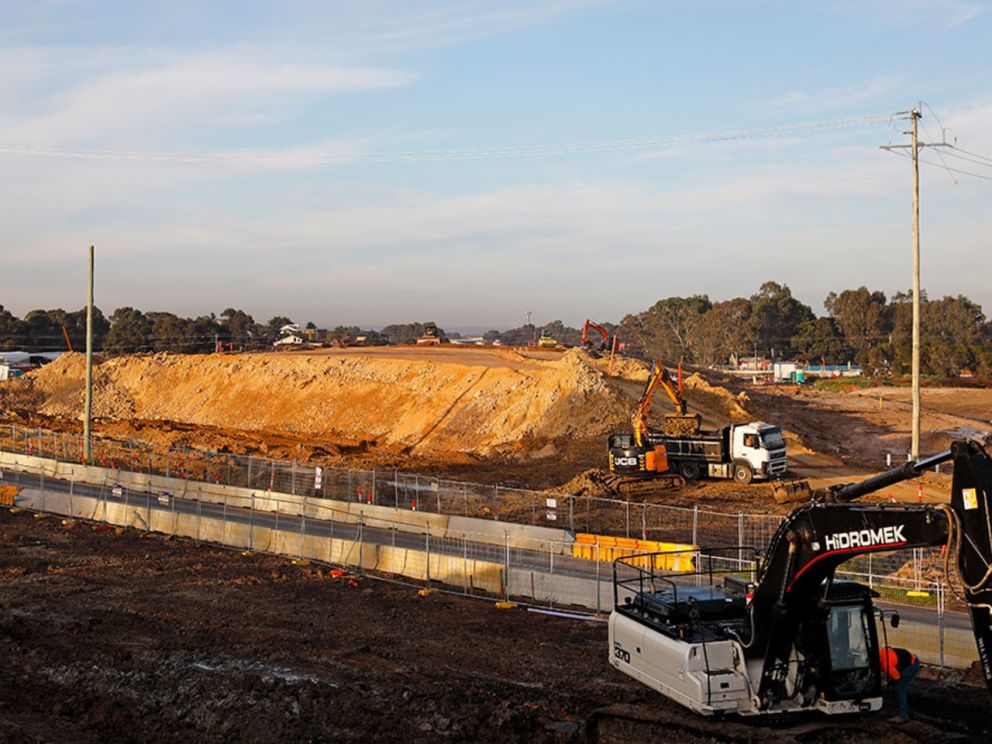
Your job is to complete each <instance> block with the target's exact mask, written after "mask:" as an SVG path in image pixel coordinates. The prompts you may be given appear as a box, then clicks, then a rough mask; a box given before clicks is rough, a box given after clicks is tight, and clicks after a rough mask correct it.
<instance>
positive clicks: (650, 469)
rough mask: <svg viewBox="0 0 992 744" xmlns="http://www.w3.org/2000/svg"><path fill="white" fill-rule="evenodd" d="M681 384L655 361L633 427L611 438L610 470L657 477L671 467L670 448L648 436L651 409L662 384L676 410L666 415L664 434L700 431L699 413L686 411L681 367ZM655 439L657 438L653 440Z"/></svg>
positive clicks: (639, 476)
mask: <svg viewBox="0 0 992 744" xmlns="http://www.w3.org/2000/svg"><path fill="white" fill-rule="evenodd" d="M679 369H680V372H679V384H678V386H676V384H675V383H674V382H673V381H672V378H671V375H669V374H668V370H667V369H666V368H665V366H664V365H663V364H661V363H660V362H658V361H655V363H654V367H653V368H652V370H651V376H650V377H649V378H648V382H647V385H645V387H644V393H643V394H642V395H641V398H640V400H638V401H637V406H636V407H635V408H634V413H633V415H632V416H631V419H630V422H631V431H630V432H621V433H618V434H614V435H612V436H611V437H610V441H609V455H610V471H611V472H612V473H617V474H622V475H625V476H628V477H634V478H644V477H653V476H657V475H660V474H662V473H667V472H668V470H669V464H668V451H667V449H666V447H665V445H664V444H662V443H661V442H660V441H657V438H655V437H650V436H648V434H649V430H648V425H647V416H648V413H649V412H650V411H651V403H652V401H653V399H654V392H655V390H656V389H657V387H658V386H659V385H660V386H661V389H662V390H664V391H665V393H666V394H667V395H668V397H669V398H670V399H671V401H672V403H674V404H675V413H670V414H667V415H666V416H665V423H664V427H663V434H664V435H665V436H669V437H682V436H692V435H694V434H698V433H699V425H700V420H699V415H698V414H695V413H686V406H685V398H684V397H683V395H682V383H681V381H682V374H681V365H680V367H679ZM652 440H655V441H652Z"/></svg>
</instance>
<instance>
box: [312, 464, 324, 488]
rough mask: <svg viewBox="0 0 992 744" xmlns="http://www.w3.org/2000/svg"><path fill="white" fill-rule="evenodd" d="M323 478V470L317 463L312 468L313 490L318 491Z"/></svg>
mask: <svg viewBox="0 0 992 744" xmlns="http://www.w3.org/2000/svg"><path fill="white" fill-rule="evenodd" d="M323 478H324V470H323V468H321V467H320V465H318V466H317V467H315V468H314V469H313V490H314V491H319V490H320V484H321V481H322V480H323Z"/></svg>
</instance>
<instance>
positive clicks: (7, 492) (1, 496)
mask: <svg viewBox="0 0 992 744" xmlns="http://www.w3.org/2000/svg"><path fill="white" fill-rule="evenodd" d="M18 490H19V489H18V488H17V487H16V486H0V506H13V505H14V497H15V496H17V491H18Z"/></svg>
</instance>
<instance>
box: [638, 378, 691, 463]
mask: <svg viewBox="0 0 992 744" xmlns="http://www.w3.org/2000/svg"><path fill="white" fill-rule="evenodd" d="M659 386H661V389H662V390H664V391H665V394H666V395H667V396H668V397H669V399H670V400H671V401H672V403H673V404H674V405H675V414H674V415H670V416H668V417H666V419H667V420H666V424H667V423H668V421H669V420H675V421H678V422H684V421H687V420H688V424H689V426H688V427H687V428H688V429H689V430H691V431H698V429H699V417H698V416H695V415H690V414H687V413H686V408H685V398H683V397H682V393H681V391H680V390H679V389H678V388H676V387H675V383H674V382H673V381H672V377H671V375H670V374H668V370H667V369H666V368H665V365H663V364H662V363H661V362H659V361H657V360H656V361H655V363H654V367H652V369H651V376H650V377H648V381H647V384H646V385H645V386H644V393H643V394H642V395H641V398H640V400H639V401H637V406H636V407H635V408H634V415H633V416H632V417H631V426H632V427H633V432H634V441H635V442H636V443H637V446H638V447H643V446H644V435H645V433H646V432H647V415H648V413H649V412H650V411H651V403H652V400H653V398H654V391H655V389H656V388H657V387H659ZM680 433H685V432H680Z"/></svg>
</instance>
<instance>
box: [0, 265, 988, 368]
mask: <svg viewBox="0 0 992 744" xmlns="http://www.w3.org/2000/svg"><path fill="white" fill-rule="evenodd" d="M823 307H824V310H825V311H826V314H825V315H822V316H819V317H818V316H817V315H816V314H815V313H814V312H813V309H812V308H811V307H809V306H808V305H806V304H804V303H802V302H801V301H799V300H798V299H796V298H795V297H793V295H792V292H791V290H790V289H789V287H788V285H785V284H778V283H777V282H774V281H768V282H765V283H764V284H762V285H761V287H760V288H759V289H758V291H757V292H756V293H754V294H752V295H751V296H749V297H735V298H733V299H729V300H722V301H719V302H712V301H710V299H709V297H708V296H707V295H692V296H691V297H666V298H664V299H660V300H658V301H657V302H656V303H655V304H654V305H652V306H651V307H649V308H648V309H647V310H643V311H641V312H638V313H632V314H630V315H627V316H626V317H624V318H623V320H622V321H621V322H620V324H619V325H618V326H615V325H613V324H611V323H605V322H602V323H600V324H601V325H603V326H604V327H605V328H606V329H607V330H608V331H609V332H610V333H611V334H612V333H613V332H614V331H616V332H617V333H618V335H619V337H620V340H621V341H622V342H624V343H625V344H626V345H627V348H628V350H630V351H633V352H635V353H640V354H642V355H643V356H645V357H654V358H657V359H661V360H664V361H665V362H667V363H675V362H678V361H684V362H686V363H690V364H698V365H703V366H711V365H721V364H726V363H727V362H728V361H729V360H731V359H732V358H734V357H736V358H740V357H745V356H752V355H756V356H759V357H763V358H772V359H782V360H800V361H806V362H810V363H821V362H822V363H826V364H844V363H847V362H854V363H857V364H860V365H861V366H862V367H864V368H865V370H866V371H867V372H868V373H870V374H894V375H902V374H906V373H908V371H909V369H910V364H911V352H912V316H913V313H912V296H911V294H910V293H909V292H897V293H896V294H894V295H892V296H891V297H886V295H885V293H884V292H880V291H877V290H874V291H873V290H869V289H868V288H866V287H859V288H857V289H846V290H843V291H841V292H830V293H829V294H828V295H827V296H826V298H825V299H824V303H823ZM291 323H292V321H291V320H290V318H288V317H285V316H276V317H273V318H271V319H270V320H269V321H268V322H267V323H257V322H256V321H255V320H254V318H252V316H251V315H249V314H248V313H246V312H245V311H243V310H240V309H234V308H227V309H225V310H224V311H223V312H222V313H221V314H220V316H216V315H214V314H211V315H209V316H199V317H196V318H184V317H181V316H178V315H175V314H173V313H168V312H156V311H152V312H142V311H141V310H138V309H136V308H133V307H121V308H117V309H116V310H114V312H113V313H111V315H110V316H109V317H106V316H104V314H103V313H102V312H100V310H99V309H98V308H94V312H93V328H94V348H95V349H97V350H100V351H103V352H107V353H111V354H133V353H140V352H157V351H171V352H179V353H206V352H211V351H213V350H214V349H215V348H216V343H217V342H221V343H222V344H224V345H225V346H227V345H229V346H230V347H231V348H234V349H237V350H244V351H247V350H256V349H266V348H271V347H272V344H273V342H274V341H276V340H277V339H278V338H279V329H280V328H282V327H283V326H285V325H288V324H291ZM425 325H426V324H425V323H419V322H417V323H402V324H393V325H388V326H386V327H385V328H383V329H382V330H381V331H375V330H363V329H361V328H359V327H357V326H338V327H337V328H335V329H333V330H330V331H327V332H326V333H325V334H323V336H322V337H321V338H320V339H319V340H321V341H324V342H333V341H335V340H336V339H337V340H342V341H348V342H354V341H355V339H358V338H362V339H363V341H362V343H364V344H365V345H383V344H410V343H416V340H417V339H418V338H420V337H421V336H422V335H423V333H424V328H425ZM921 325H922V333H921V339H922V343H921V363H922V369H923V372H924V374H930V375H940V376H952V375H957V374H959V373H960V371H961V370H963V369H970V370H972V371H974V372H975V374H977V375H979V376H981V377H992V322H989V321H988V320H986V318H985V315H984V313H983V312H982V308H981V306H979V305H978V304H977V303H975V302H973V301H972V300H970V299H968V298H967V297H965V296H963V295H959V296H956V297H950V296H947V297H943V298H941V299H938V300H931V299H929V298H928V297H927V296H926V293H925V292H924V293H922V295H921ZM306 327H307V329H309V330H316V326H315V325H314V324H313V323H312V322H311V323H307V324H306ZM438 330H439V332H440V334H441V336H442V338H457V337H458V334H457V333H445V331H444V330H443V329H438ZM545 330H546V331H547V332H548V334H549V335H550V336H551V337H552V338H554V339H555V340H557V341H558V343H560V344H562V345H565V346H577V345H579V343H580V340H581V335H582V334H581V331H580V330H579V329H576V328H571V327H569V326H566V325H565V324H564V323H562V321H560V320H555V321H553V322H551V323H548V324H546V325H544V326H536V325H533V324H525V325H522V326H519V327H517V328H511V329H509V330H507V331H498V330H491V331H488V332H487V333H486V334H485V335H484V336H483V339H484V340H485V341H486V342H488V343H493V342H495V341H497V340H498V341H499V342H500V343H502V344H504V345H512V346H526V345H527V344H528V343H530V342H531V341H533V340H535V339H537V338H540V336H541V332H542V331H545ZM66 337H68V343H69V344H71V346H72V348H73V349H74V350H76V351H81V350H83V349H84V348H85V343H86V310H85V309H81V310H76V311H74V312H66V311H65V310H62V309H56V310H32V311H30V312H29V313H27V314H26V315H25V316H24V317H23V318H17V317H16V316H14V315H13V314H12V313H10V312H9V311H7V310H5V309H4V308H3V306H2V305H0V350H12V349H18V350H24V351H61V350H65V349H66V348H67V343H66ZM592 340H593V342H594V343H596V344H598V341H599V339H598V337H595V338H593V339H592Z"/></svg>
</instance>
